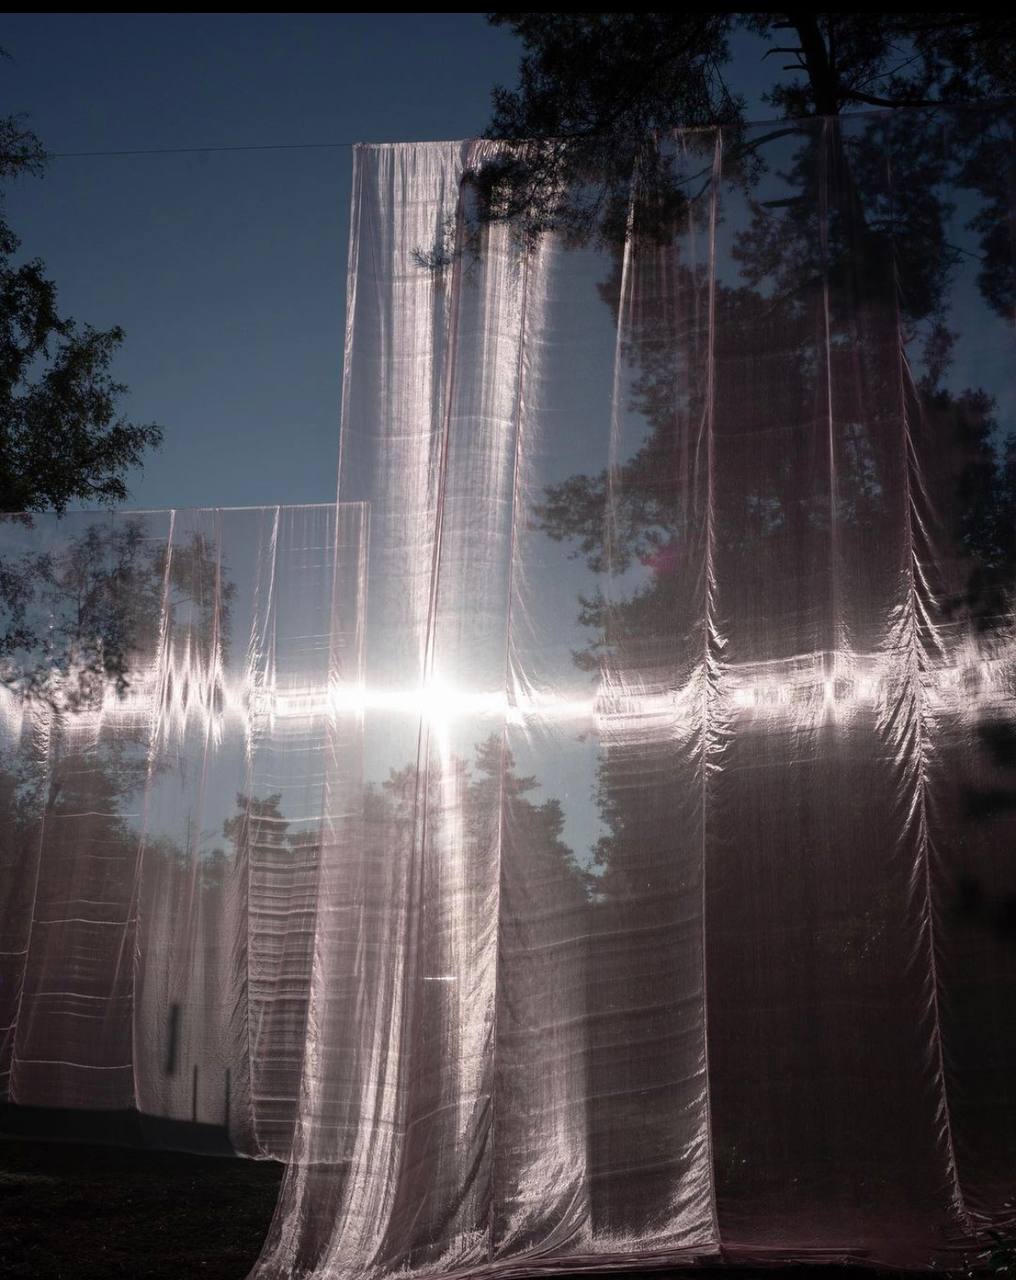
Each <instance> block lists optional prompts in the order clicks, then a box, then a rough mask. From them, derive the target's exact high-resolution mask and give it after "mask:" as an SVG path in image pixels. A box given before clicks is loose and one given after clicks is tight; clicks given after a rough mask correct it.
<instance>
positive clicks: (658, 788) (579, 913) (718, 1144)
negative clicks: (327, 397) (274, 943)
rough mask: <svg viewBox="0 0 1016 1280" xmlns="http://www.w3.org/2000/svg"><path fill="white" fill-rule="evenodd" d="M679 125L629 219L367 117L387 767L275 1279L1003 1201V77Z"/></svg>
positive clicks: (783, 1250) (353, 405)
mask: <svg viewBox="0 0 1016 1280" xmlns="http://www.w3.org/2000/svg"><path fill="white" fill-rule="evenodd" d="M971 128H974V129H975V130H980V131H982V134H981V136H983V137H984V138H988V139H992V140H993V142H994V146H995V150H994V155H995V164H996V165H997V174H996V176H997V177H998V185H999V189H1000V190H1001V192H1002V195H1001V197H1000V203H999V201H996V203H995V204H994V205H993V204H992V203H991V199H992V198H991V196H990V192H989V194H987V195H985V194H984V190H983V184H982V189H975V185H976V184H975V183H974V180H973V179H972V178H970V177H969V175H967V176H966V177H965V176H964V174H963V173H960V172H958V171H957V169H956V167H955V166H954V165H952V154H953V149H954V143H956V145H957V146H958V144H959V141H961V140H962V139H963V138H968V139H969V137H970V132H969V131H970V129H971ZM667 145H669V146H670V148H671V159H672V162H673V165H674V167H675V172H676V174H677V176H678V179H679V181H680V183H681V188H682V190H683V191H684V192H685V193H686V194H687V196H688V200H687V204H686V207H685V209H684V211H683V212H682V213H681V215H680V218H679V219H678V223H677V224H676V225H675V226H672V227H671V228H670V229H669V230H668V232H667V234H666V235H664V236H659V235H648V234H639V233H638V227H639V225H640V224H639V221H638V216H637V211H638V179H637V177H636V179H634V181H633V191H632V200H631V204H632V210H633V217H632V225H633V226H634V227H635V228H636V230H635V233H634V234H632V235H631V236H629V237H628V239H627V242H626V243H625V245H624V247H623V249H620V248H618V249H616V250H611V249H610V248H609V247H608V248H604V249H600V248H597V247H596V246H593V245H589V244H586V245H575V244H571V245H569V244H565V243H563V242H562V241H561V240H560V239H558V238H555V237H554V236H551V235H545V236H543V237H542V238H541V239H540V240H539V242H538V243H536V244H535V245H526V244H524V243H522V242H520V240H519V239H518V238H516V237H515V236H514V234H513V231H512V229H511V228H507V227H505V226H503V225H493V226H486V227H483V226H479V227H478V225H477V223H476V219H475V210H473V209H472V208H471V205H470V201H471V198H472V197H471V194H470V193H471V187H470V184H469V183H464V182H463V176H464V174H466V173H467V172H468V171H470V170H474V169H476V168H477V167H479V166H481V165H482V164H483V162H484V161H485V160H487V159H489V158H491V157H492V156H497V155H498V154H499V146H500V144H496V143H491V142H473V143H462V144H458V143H456V144H427V145H397V146H378V147H374V146H370V147H362V148H359V149H358V150H357V152H356V156H355V181H354V196H353V231H352V244H351V255H350V277H349V330H348V339H347V351H346V370H345V389H344V391H345V394H344V411H343V426H342V438H341V463H340V486H339V495H340V498H341V499H342V500H343V501H357V502H364V503H368V504H369V506H370V510H371V525H370V539H369V554H368V563H369V565H370V581H371V587H370V593H369V599H368V601H367V607H366V613H365V645H364V654H365V662H364V696H363V703H362V713H363V734H364V737H363V760H364V779H365V788H364V799H363V805H362V811H361V812H360V814H359V815H358V817H357V819H356V820H355V821H354V822H352V823H351V824H350V826H349V827H348V828H347V829H346V831H345V832H344V833H341V834H340V837H339V840H338V844H337V853H336V857H335V860H334V862H333V863H331V864H329V866H328V867H327V868H326V871H325V876H324V878H323V880H322V885H321V894H322V907H321V913H320V914H319V920H320V921H321V922H322V927H320V928H319V932H318V939H317V952H316V966H315V971H314V980H313V984H312V993H311V1012H310V1035H309V1039H308V1059H307V1065H306V1071H305V1078H304V1093H303V1097H302V1102H301V1110H300V1117H299V1120H298V1124H297V1134H296V1143H295V1153H294V1159H293V1163H292V1165H291V1167H290V1169H289V1171H288V1174H287V1177H286V1180H285V1183H284V1187H283V1191H282V1195H281V1199H280V1202H279V1206H278V1209H277V1213H276V1218H275V1222H274V1225H273V1227H272V1231H271V1233H270V1236H269V1240H268V1242H267V1244H266V1248H265V1251H264V1254H263V1256H262V1259H261V1261H260V1263H259V1266H258V1268H257V1272H256V1274H257V1275H258V1276H259V1277H262V1280H268V1277H288V1276H292V1275H301V1276H302V1275H314V1276H318V1277H336V1278H338V1277H343V1278H344V1277H349V1278H352V1277H354V1276H355V1277H364V1276H373V1277H384V1276H393V1275H396V1274H398V1275H420V1276H424V1275H427V1276H431V1275H471V1276H479V1275H488V1274H491V1275H493V1274H519V1275H521V1274H544V1273H551V1272H554V1271H575V1270H581V1269H602V1268H609V1267H612V1266H617V1267H633V1266H641V1265H648V1264H651V1263H665V1262H671V1263H678V1262H682V1261H688V1260H691V1259H694V1258H696V1257H710V1256H716V1255H718V1254H721V1253H722V1254H723V1255H724V1256H726V1257H729V1258H743V1259H751V1260H756V1261H780V1260H792V1259H803V1260H809V1259H810V1260H830V1259H855V1260H858V1261H870V1262H882V1263H895V1264H901V1265H925V1264H927V1263H929V1262H931V1261H932V1260H939V1261H941V1260H943V1259H949V1258H952V1259H953V1260H955V1258H956V1257H957V1256H958V1253H957V1251H958V1250H961V1249H962V1248H963V1247H965V1246H968V1245H969V1244H970V1242H971V1240H972V1239H973V1238H974V1236H975V1235H976V1232H977V1231H978V1230H980V1229H982V1228H984V1227H985V1226H987V1225H989V1224H991V1223H996V1224H998V1223H1001V1222H1003V1221H1004V1220H1005V1217H1006V1213H1007V1209H1006V1201H1007V1198H1008V1197H1010V1196H1011V1195H1012V1194H1013V1190H1014V1186H1016V1182H1014V1178H1016V1172H1014V1164H1016V1161H1014V1155H1016V1017H1014V1009H1016V1001H1014V999H1013V996H1014V991H1016V987H1014V979H1016V947H1014V945H1013V941H1012V936H1011V933H1009V934H1007V932H1006V930H1005V928H1004V927H1003V923H1004V919H1003V918H1004V916H1005V911H1006V905H1005V904H1006V902H1007V901H1008V903H1009V908H1008V910H1009V911H1010V914H1011V904H1012V901H1013V898H1012V897H1011V895H1012V894H1013V890H1014V888H1016V879H1014V877H1016V851H1014V849H1013V834H1014V825H1013V824H1014V818H1013V814H1014V811H1016V806H1014V804H1013V798H1014V796H1016V769H1014V766H1016V758H1014V753H1013V751H1012V749H1011V748H1012V742H1013V740H1014V737H1016V727H1014V716H1013V712H1014V701H1013V699H1014V689H1016V683H1014V676H1016V670H1014V665H1013V653H1014V650H1013V641H1014V618H1013V614H1012V590H1011V588H1012V586H1013V583H1014V582H1016V564H1014V563H1013V554H1012V545H1013V544H1012V526H1011V524H1010V523H1009V522H1010V518H1011V517H1012V516H1013V514H1014V508H1013V506H1012V501H1011V498H1009V497H1006V492H1007V491H1006V484H1007V483H1009V481H1006V480H1005V479H1004V476H1003V471H1002V469H1001V468H1000V467H995V469H994V470H992V469H991V467H992V466H993V465H994V464H989V462H988V461H987V459H988V456H989V455H988V453H987V452H986V448H987V445H986V443H985V442H986V441H987V442H988V443H989V444H990V441H991V439H992V438H994V436H997V434H998V431H999V430H1001V431H1005V430H1007V429H1009V428H1010V427H1011V426H1012V425H1013V423H1012V414H1013V410H1014V407H1016V400H1014V394H1013V392H1014V383H1013V377H1012V369H1013V364H1012V328H1011V314H1009V315H1007V314H1005V298H1006V297H1008V298H1009V299H1010V300H1011V296H1012V294H1011V280H1012V275H1011V272H1012V247H1013V246H1012V228H1013V225H1014V223H1013V221H1012V208H1011V198H1012V189H1013V188H1012V172H1013V170H1012V163H1013V125H1012V121H1010V120H1009V119H1008V118H1006V117H1005V116H1004V115H1000V114H998V113H988V114H986V115H984V116H983V117H982V116H977V115H976V113H974V114H970V115H966V116H959V115H958V116H956V117H949V116H946V115H943V114H939V115H931V114H929V113H923V114H922V113H909V114H904V115H900V116H892V117H889V116H881V115H874V116H872V115H865V116H858V117H850V118H845V119H843V120H841V121H839V122H835V121H821V120H812V121H807V122H804V123H800V124H795V123H787V124H783V125H778V126H772V127H769V128H766V129H756V130H752V131H749V132H748V134H747V135H746V136H736V135H732V136H730V137H727V136H725V135H724V134H722V133H719V132H705V133H695V134H689V135H685V136H682V137H678V138H675V139H674V140H673V141H672V143H670V144H667ZM964 183H966V185H964ZM989 185H990V183H989ZM979 191H980V194H979ZM943 193H944V196H943ZM940 196H943V198H944V201H945V204H944V205H943V207H942V208H941V209H940V210H939V212H940V214H941V218H942V220H943V221H942V223H941V232H942V234H941V237H940V239H939V240H936V239H935V238H934V236H931V238H930V239H929V238H928V234H927V233H926V232H927V227H928V225H930V224H929V222H928V219H927V217H926V215H927V214H928V210H929V208H930V207H931V204H930V203H929V202H931V203H933V201H934V200H935V199H937V198H938V197H940ZM946 206H948V207H946ZM933 212H934V210H933ZM977 219H980V224H979V230H978V225H977ZM932 222H933V219H932ZM986 228H987V229H988V232H989V235H988V238H989V239H991V243H992V245H993V248H992V249H991V254H993V255H994V256H993V257H991V256H990V255H988V251H987V250H985V249H984V246H983V245H982V244H981V243H980V242H979V241H978V239H977V236H978V235H979V234H980V233H981V232H983V231H984V230H985V229H986ZM922 236H924V237H925V238H924V239H921V237H922ZM992 237H993V238H992ZM957 245H958V246H959V249H960V250H962V251H963V252H957V253H953V251H952V248H953V247H955V246H957ZM992 272H994V273H995V274H994V277H992V274H991V273H992ZM978 273H982V275H983V277H984V278H983V279H982V278H981V277H980V276H979V274H978ZM993 279H994V284H993V283H992V280H993ZM1003 280H1008V281H1009V282H1010V285H1009V286H1003V285H1002V281H1003ZM922 288H923V289H924V290H925V293H924V294H922V293H921V289H922ZM1006 288H1009V289H1010V292H1008V293H1007V292H1006ZM996 304H997V305H996ZM999 308H1001V313H1000V312H999ZM936 321H942V322H943V323H944V325H945V327H946V328H950V327H951V328H952V329H955V330H958V333H957V336H956V338H955V341H954V342H953V344H952V352H951V363H950V362H948V361H944V362H943V361H942V360H940V359H939V356H941V355H942V354H943V353H944V352H945V350H946V349H947V348H948V346H949V341H948V339H947V338H945V337H944V334H943V331H942V330H936V328H935V322H936ZM929 339H930V341H929ZM936 343H937V345H936ZM970 388H981V389H983V392H984V394H983V395H979V394H978V393H977V392H976V391H974V392H971V391H969V390H968V389H970ZM993 433H994V436H993ZM1007 504H1008V505H1007ZM992 521H994V522H995V523H994V524H992V523H991V522H992ZM989 525H990V527H991V528H993V529H994V530H995V533H991V532H990V529H989ZM993 539H995V541H993ZM1007 539H1008V541H1007ZM989 543H990V544H991V546H990V548H989V545H988V544H989ZM1006 557H1008V559H1006ZM1007 574H1008V577H1007V576H1006V575H1007ZM978 575H980V576H978ZM979 584H980V585H979ZM1007 895H1010V896H1009V897H1008V898H1007ZM324 904H327V907H326V908H325V905H324ZM1010 925H1011V921H1010Z"/></svg>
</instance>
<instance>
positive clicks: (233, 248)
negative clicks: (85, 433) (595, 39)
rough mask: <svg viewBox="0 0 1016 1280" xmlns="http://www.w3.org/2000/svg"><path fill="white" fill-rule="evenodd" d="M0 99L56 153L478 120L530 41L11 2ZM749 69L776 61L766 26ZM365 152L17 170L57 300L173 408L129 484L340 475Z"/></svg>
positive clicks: (330, 137) (137, 381)
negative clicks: (358, 172) (348, 306)
mask: <svg viewBox="0 0 1016 1280" xmlns="http://www.w3.org/2000/svg"><path fill="white" fill-rule="evenodd" d="M0 45H2V46H3V47H4V48H5V49H6V50H7V51H8V52H9V54H10V55H11V59H12V61H8V62H5V63H4V64H3V66H2V69H0V70H2V75H3V81H2V83H3V103H2V110H3V111H4V112H9V111H25V112H27V113H28V114H29V122H30V124H31V126H32V127H33V128H34V129H35V130H36V131H37V132H38V134H39V135H40V137H41V138H42V140H43V142H44V144H45V145H46V146H47V148H48V149H49V150H50V151H52V152H64V151H96V150H102V151H105V150H121V149H123V150H126V149H132V148H138V149H151V148H158V147H200V146H202V145H207V146H250V145H264V144H276V143H302V142H333V141H349V140H353V141H393V140H404V141H417V140H425V139H440V138H461V137H468V136H471V135H475V134H477V133H480V132H481V131H482V130H483V128H484V126H485V124H486V120H487V113H488V105H489V94H490V89H491V87H492V85H494V84H495V83H497V82H501V83H508V84H511V83H514V81H515V78H516V69H517V65H518V58H519V49H520V47H519V45H518V42H517V41H516V40H515V38H514V36H512V35H510V34H509V33H507V32H505V31H503V30H499V29H495V28H493V27H490V26H489V25H488V24H487V22H486V20H485V19H484V17H483V15H482V14H475V13H465V14H452V13H438V14H405V13H394V14H392V13H390V14H294V15H288V14H244V15H240V16H238V15H235V14H152V15H145V14H129V15H126V16H123V15H119V14H83V15H79V14H14V15H9V16H8V17H7V18H6V19H5V20H4V22H3V23H2V25H0ZM735 51H736V55H737V61H736V65H735V71H734V79H735V81H736V87H737V88H738V89H739V90H740V91H741V92H744V93H746V95H747V96H748V98H749V103H750V107H749V109H750V110H752V111H753V112H754V113H756V114H757V112H758V111H760V110H762V111H764V109H763V108H761V107H760V105H759V102H758V96H757V95H758V89H759V86H760V85H761V84H764V83H765V82H766V81H767V80H768V79H769V75H770V73H769V70H768V68H763V67H762V65H761V63H760V61H759V57H760V53H761V49H760V48H759V47H758V45H757V42H755V41H753V40H752V39H751V38H750V37H743V36H742V37H739V38H738V41H737V44H736V46H735ZM350 166H351V155H350V151H349V148H348V147H339V148H335V149H327V150H297V151H261V152H239V153H226V154H223V153H221V152H219V153H216V152H205V153H202V154H197V155H152V156H131V157H119V156H118V157H88V158H74V159H56V160H54V161H53V162H52V165H51V167H50V169H49V171H48V173H47V175H46V177H45V178H44V179H43V180H42V181H36V180H31V179H26V180H23V181H21V182H20V183H18V184H16V185H15V186H14V187H13V188H12V189H11V190H10V191H9V193H8V196H7V209H8V215H9V219H10V222H11V224H12V226H13V227H14V229H15V230H16V231H17V232H18V234H19V235H20V236H21V237H22V239H23V242H24V243H23V250H24V252H25V253H26V254H31V255H35V254H38V255H39V256H41V257H42V258H43V259H44V261H45V262H46V264H47V266H48V268H49V271H50V274H51V275H52V277H53V278H54V279H55V280H56V282H57V284H58V286H59V289H60V301H61V306H62V308H63V309H64V311H65V312H69V313H70V314H71V315H73V316H75V317H76V318H77V319H79V320H82V321H88V322H90V323H92V324H94V325H97V326H102V327H105V326H108V325H112V324H120V325H122V326H123V327H124V329H125V330H126V332H127V341H126V344H125V346H124V348H123V349H122V352H121V355H120V357H119V359H118V361H117V365H116V374H117V376H118V377H119V378H120V379H121V380H123V381H124V382H126V383H127V384H128V385H129V386H130V388H131V396H130V400H129V406H128V407H129V412H130V413H131V415H132V416H135V417H137V418H139V419H141V420H145V421H151V420H155V421H158V422H160V423H161V424H163V426H165V428H166V439H165V443H164V445H163V447H162V449H161V450H160V451H159V452H158V453H157V454H154V455H151V456H150V459H149V462H148V465H147V467H146V469H145V471H144V473H143V474H136V475H134V476H133V477H132V480H131V490H132V493H131V503H130V505H131V506H136V507H163V506H230V505H245V504H258V503H276V502H284V503H299V502H328V501H333V500H334V497H335V470H336V464H337V456H338V420H339V393H340V383H341V372H342V370H341V366H342V333H343V325H344V295H345V270H346V246H347V237H348V228H349V190H350Z"/></svg>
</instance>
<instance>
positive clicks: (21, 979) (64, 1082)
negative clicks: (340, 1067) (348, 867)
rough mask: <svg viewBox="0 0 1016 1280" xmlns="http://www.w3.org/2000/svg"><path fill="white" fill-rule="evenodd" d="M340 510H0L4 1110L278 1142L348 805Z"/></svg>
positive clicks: (352, 567)
mask: <svg viewBox="0 0 1016 1280" xmlns="http://www.w3.org/2000/svg"><path fill="white" fill-rule="evenodd" d="M365 520H366V517H365V512H364V510H363V508H362V507H358V506H353V507H341V508H336V507H334V506H318V507H289V508H287V507H281V508H254V509H248V510H233V511H221V510H209V511H177V512H172V511H169V512H151V513H141V514H134V513H116V514H113V515H108V514H107V515H97V514H93V513H84V514H77V515H70V516H66V517H64V518H63V519H59V520H58V519H57V518H55V517H52V516H48V515H43V516H36V515H33V516H31V517H6V518H4V520H3V523H2V525H0V559H2V564H3V570H4V581H3V597H4V605H5V611H6V613H5V622H6V624H7V630H6V633H5V636H6V641H7V646H6V647H7V652H5V654H4V686H3V690H2V692H3V697H4V703H3V715H2V718H0V724H2V728H0V732H2V735H3V738H2V743H0V786H2V804H3V817H2V831H3V836H2V845H0V853H2V859H3V861H2V874H0V952H2V954H0V966H2V969H0V973H2V986H0V1023H2V1038H0V1073H2V1074H0V1082H2V1087H3V1100H4V1101H6V1102H7V1103H9V1104H13V1105H14V1106H15V1107H17V1108H19V1109H23V1108H46V1109H47V1114H51V1113H52V1114H53V1115H55V1116H56V1117H57V1119H59V1117H60V1115H61V1114H63V1113H66V1112H73V1111H88V1112H93V1113H102V1115H103V1116H104V1117H105V1120H104V1121H103V1122H102V1123H103V1124H105V1125H107V1127H108V1129H109V1130H110V1131H111V1132H112V1131H114V1130H115V1128H116V1126H115V1124H114V1120H115V1115H114V1114H113V1113H123V1112H127V1111H136V1112H137V1113H139V1121H138V1123H139V1124H140V1126H141V1130H142V1134H143V1136H144V1137H145V1138H146V1139H147V1140H148V1141H150V1142H152V1143H153V1144H155V1145H178V1146H192V1145H203V1144H204V1143H205V1142H206V1141H207V1137H208V1133H209V1132H211V1131H218V1132H219V1133H220V1135H221V1136H222V1137H224V1138H226V1137H228V1139H229V1141H230V1143H231V1144H232V1146H233V1147H234V1148H235V1149H236V1150H238V1151H240V1152H242V1153H244V1154H248V1155H274V1156H277V1157H282V1158H284V1157H285V1156H286V1155H287V1154H288V1151H289V1146H290V1140H291V1135H292V1127H293V1120H294V1110H295V1106H296V1101H297V1097H298V1092H299V1081H300V1072H301V1068H302V1063H303V1047H304V1041H305V1030H306V1014H307V1003H308V992H309V988H310V978H311V967H312V962H313V939H314V925H315V917H316V910H317V884H318V875H319V869H320V866H321V863H322V860H323V859H325V858H327V857H328V856H329V853H330V849H331V842H332V841H333V827H334V818H335V815H336V814H341V812H342V811H343V809H344V807H348V805H349V799H348V797H349V795H350V794H356V795H359V793H360V767H361V766H360V754H359V732H358V729H357V727H356V722H355V716H354V717H353V719H352V720H351V719H350V716H349V713H348V712H346V711H343V710H342V708H341V707H340V705H339V701H338V696H337V691H338V689H339V687H340V685H341V686H346V685H349V684H353V685H355V684H356V682H357V680H358V678H359V674H358V668H357V663H358V661H359V648H358V645H359V635H360V608H361V601H362V597H363V593H364V590H365V561H364V558H363V557H364V552H365V542H364V530H365ZM8 1118H9V1116H8ZM174 1122H175V1123H174ZM53 1132H54V1133H59V1132H60V1130H59V1129H55V1130H53ZM89 1133H90V1135H91V1136H102V1133H103V1129H102V1128H101V1127H96V1128H93V1129H91V1130H89ZM222 1145H223V1146H225V1143H223V1144H222Z"/></svg>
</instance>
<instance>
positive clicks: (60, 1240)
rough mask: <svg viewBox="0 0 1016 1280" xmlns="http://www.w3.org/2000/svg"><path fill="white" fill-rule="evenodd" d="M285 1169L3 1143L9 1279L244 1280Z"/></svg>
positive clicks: (0, 1209)
mask: <svg viewBox="0 0 1016 1280" xmlns="http://www.w3.org/2000/svg"><path fill="white" fill-rule="evenodd" d="M281 1177H282V1165H280V1164H277V1163H275V1162H274V1161H253V1160H238V1159H231V1158H229V1157H226V1156H201V1155H184V1154H181V1153H179V1152H162V1151H144V1150H131V1149H129V1148H120V1147H98V1146H85V1145H64V1144H62V1143H52V1142H47V1143H43V1142H39V1143H36V1142H32V1141H29V1140H26V1139H21V1138H12V1139H0V1277H3V1280H7V1278H8V1277H18V1278H19V1280H20V1278H21V1277H24V1278H25V1280H29V1278H31V1280H110V1278H111V1277H132V1278H133V1277H138V1280H191V1277H203V1278H204V1280H243V1277H244V1276H246V1275H247V1272H248V1271H249V1270H250V1268H251V1267H252V1266H253V1264H254V1261H255V1259H256V1258H257V1255H258V1252H259V1251H260V1248H261V1242H262V1241H263V1239H264V1237H265V1234H266V1232H267V1230H268V1225H269V1223H270V1221H271V1217H272V1210H273V1209H274V1207H275V1199H276V1196H277V1194H278V1189H279V1181H280V1179H281Z"/></svg>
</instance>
